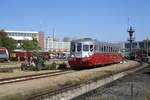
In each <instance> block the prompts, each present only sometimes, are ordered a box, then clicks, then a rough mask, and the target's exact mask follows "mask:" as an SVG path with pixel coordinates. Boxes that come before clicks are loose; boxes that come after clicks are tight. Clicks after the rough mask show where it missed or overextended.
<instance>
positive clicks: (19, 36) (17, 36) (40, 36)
mask: <svg viewBox="0 0 150 100" xmlns="http://www.w3.org/2000/svg"><path fill="white" fill-rule="evenodd" d="M4 31H5V32H6V33H7V35H8V37H11V38H13V39H14V40H17V41H22V40H32V39H33V38H36V39H37V40H38V42H39V45H40V47H41V48H44V33H43V32H36V31H10V30H4Z"/></svg>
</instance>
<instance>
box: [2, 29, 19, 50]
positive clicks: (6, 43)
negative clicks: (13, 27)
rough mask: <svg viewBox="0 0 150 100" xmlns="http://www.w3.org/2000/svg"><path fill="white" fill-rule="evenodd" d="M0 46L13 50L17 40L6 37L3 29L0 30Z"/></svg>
mask: <svg viewBox="0 0 150 100" xmlns="http://www.w3.org/2000/svg"><path fill="white" fill-rule="evenodd" d="M0 46H1V47H6V48H7V49H8V50H13V49H15V48H16V46H17V42H16V41H15V40H14V39H12V38H10V37H8V36H7V33H6V32H4V30H0Z"/></svg>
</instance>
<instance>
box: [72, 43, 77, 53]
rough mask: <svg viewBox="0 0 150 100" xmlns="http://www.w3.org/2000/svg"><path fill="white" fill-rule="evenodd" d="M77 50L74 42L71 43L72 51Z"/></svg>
mask: <svg viewBox="0 0 150 100" xmlns="http://www.w3.org/2000/svg"><path fill="white" fill-rule="evenodd" d="M75 50H76V45H75V43H74V42H72V43H71V51H73V52H75Z"/></svg>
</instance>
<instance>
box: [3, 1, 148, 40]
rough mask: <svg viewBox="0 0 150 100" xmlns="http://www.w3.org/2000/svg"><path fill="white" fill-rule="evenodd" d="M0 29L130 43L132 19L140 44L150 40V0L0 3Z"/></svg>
mask: <svg viewBox="0 0 150 100" xmlns="http://www.w3.org/2000/svg"><path fill="white" fill-rule="evenodd" d="M0 3H1V6H0V12H1V14H0V28H4V29H8V30H21V31H24V30H25V31H40V30H42V31H43V32H45V34H46V36H48V35H49V36H52V29H53V28H55V37H57V38H60V39H62V38H63V37H91V38H96V39H98V40H100V41H112V42H118V41H126V40H127V38H128V33H127V28H128V17H129V18H130V22H129V24H130V25H133V26H134V27H135V28H136V32H135V35H134V36H135V38H136V40H143V39H145V38H146V37H150V6H149V5H150V0H0Z"/></svg>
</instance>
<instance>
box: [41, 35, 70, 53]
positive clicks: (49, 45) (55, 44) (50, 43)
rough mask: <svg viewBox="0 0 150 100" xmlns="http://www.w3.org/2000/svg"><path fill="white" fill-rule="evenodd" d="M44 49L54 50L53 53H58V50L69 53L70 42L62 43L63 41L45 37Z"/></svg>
mask: <svg viewBox="0 0 150 100" xmlns="http://www.w3.org/2000/svg"><path fill="white" fill-rule="evenodd" d="M44 49H45V50H48V51H49V50H51V51H52V50H55V51H59V50H62V51H64V50H68V51H70V42H69V41H68V42H64V41H56V40H54V39H53V38H51V37H47V38H45V40H44Z"/></svg>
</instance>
